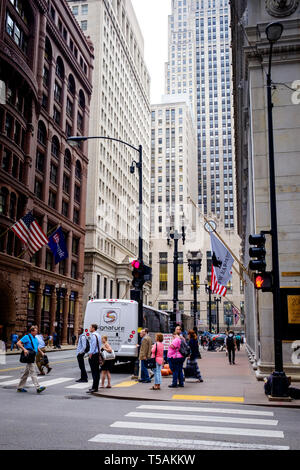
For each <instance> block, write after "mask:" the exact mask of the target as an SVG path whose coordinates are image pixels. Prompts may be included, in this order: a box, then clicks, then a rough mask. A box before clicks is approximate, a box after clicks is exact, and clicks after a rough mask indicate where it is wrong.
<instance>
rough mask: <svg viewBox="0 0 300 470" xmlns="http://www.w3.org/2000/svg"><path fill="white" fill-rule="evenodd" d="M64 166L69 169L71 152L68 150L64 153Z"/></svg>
mask: <svg viewBox="0 0 300 470" xmlns="http://www.w3.org/2000/svg"><path fill="white" fill-rule="evenodd" d="M64 164H65V167H66V168H71V152H70V150H69V149H66V151H65V160H64Z"/></svg>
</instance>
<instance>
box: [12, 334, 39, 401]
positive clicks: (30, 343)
mask: <svg viewBox="0 0 300 470" xmlns="http://www.w3.org/2000/svg"><path fill="white" fill-rule="evenodd" d="M37 333H38V329H37V327H36V326H32V327H31V328H30V331H29V333H28V334H27V335H24V336H23V337H22V338H21V339H20V341H18V343H17V345H18V346H19V348H21V356H20V362H22V363H23V364H26V368H25V371H24V373H23V374H22V376H21V379H20V382H19V385H18V388H17V391H18V392H27V390H26V389H25V388H24V387H25V385H26V381H27V379H28V376H29V375H30V377H31V380H32V382H33V385H34V386H35V388H36V391H37V393H41V392H43V391H44V390H45V387H41V386H40V384H39V382H38V379H37V376H36V372H35V369H34V362H35V356H36V354H37V353H38V352H40V353H41V355H42V356H44V353H43V351H41V350H40V348H39V342H38V340H37V338H36V335H37Z"/></svg>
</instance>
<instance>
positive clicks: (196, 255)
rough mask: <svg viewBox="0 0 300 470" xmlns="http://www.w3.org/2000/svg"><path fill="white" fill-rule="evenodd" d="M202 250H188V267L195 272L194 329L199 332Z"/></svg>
mask: <svg viewBox="0 0 300 470" xmlns="http://www.w3.org/2000/svg"><path fill="white" fill-rule="evenodd" d="M202 258H203V255H202V252H201V251H200V250H199V251H196V252H195V251H188V253H187V260H188V267H189V271H190V272H191V273H193V291H194V302H193V314H194V331H195V333H196V334H197V311H198V309H197V305H198V302H197V289H198V286H197V273H200V271H201V265H202Z"/></svg>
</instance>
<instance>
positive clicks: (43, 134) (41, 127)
mask: <svg viewBox="0 0 300 470" xmlns="http://www.w3.org/2000/svg"><path fill="white" fill-rule="evenodd" d="M37 139H38V142H39V143H40V144H42V145H44V146H46V144H47V130H46V126H45V124H44V123H43V121H39V124H38V134H37Z"/></svg>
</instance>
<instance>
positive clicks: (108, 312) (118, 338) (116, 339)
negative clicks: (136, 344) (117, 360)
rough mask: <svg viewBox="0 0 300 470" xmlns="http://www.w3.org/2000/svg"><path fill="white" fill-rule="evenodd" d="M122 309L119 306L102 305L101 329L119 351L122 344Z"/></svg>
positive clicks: (111, 344)
mask: <svg viewBox="0 0 300 470" xmlns="http://www.w3.org/2000/svg"><path fill="white" fill-rule="evenodd" d="M120 318H121V309H120V308H119V307H114V306H112V307H107V306H105V307H102V309H101V314H100V326H99V331H100V334H101V336H102V335H106V336H107V339H108V342H109V344H110V346H111V347H112V349H113V350H114V351H115V352H116V353H117V352H118V351H119V349H120V347H121V344H122V336H123V335H122V329H123V330H124V328H122V326H120Z"/></svg>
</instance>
